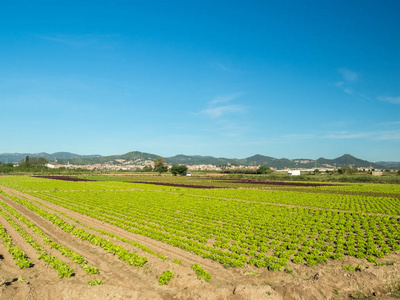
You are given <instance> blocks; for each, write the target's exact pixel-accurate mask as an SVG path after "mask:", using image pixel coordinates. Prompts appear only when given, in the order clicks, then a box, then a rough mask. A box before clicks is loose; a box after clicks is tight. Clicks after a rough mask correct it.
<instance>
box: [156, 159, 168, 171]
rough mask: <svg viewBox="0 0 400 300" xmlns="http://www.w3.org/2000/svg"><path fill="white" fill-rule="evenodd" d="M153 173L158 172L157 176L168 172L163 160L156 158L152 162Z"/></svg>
mask: <svg viewBox="0 0 400 300" xmlns="http://www.w3.org/2000/svg"><path fill="white" fill-rule="evenodd" d="M154 171H156V172H158V173H159V174H161V173H165V172H167V171H168V166H167V165H166V164H165V159H164V158H162V157H157V158H156V159H155V160H154Z"/></svg>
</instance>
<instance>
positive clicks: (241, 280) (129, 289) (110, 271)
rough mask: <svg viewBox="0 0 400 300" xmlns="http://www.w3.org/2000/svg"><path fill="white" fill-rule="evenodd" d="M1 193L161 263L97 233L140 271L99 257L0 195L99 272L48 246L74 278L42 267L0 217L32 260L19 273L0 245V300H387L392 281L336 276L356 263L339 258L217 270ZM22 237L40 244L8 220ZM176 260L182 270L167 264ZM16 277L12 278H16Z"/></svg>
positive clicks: (383, 275)
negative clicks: (126, 252) (95, 282)
mask: <svg viewBox="0 0 400 300" xmlns="http://www.w3.org/2000/svg"><path fill="white" fill-rule="evenodd" d="M0 188H1V189H2V190H4V191H5V192H6V193H8V194H10V195H14V196H16V197H23V198H24V199H26V200H29V201H31V202H33V203H34V204H35V205H38V206H40V205H39V203H42V204H44V205H46V207H47V208H46V207H43V206H40V207H41V208H43V209H45V210H47V211H49V212H51V213H55V214H57V215H58V216H59V217H60V218H62V219H64V220H66V221H67V222H69V223H70V224H73V225H75V226H76V227H78V228H79V227H82V228H83V229H84V230H86V231H88V232H91V233H94V234H96V235H99V236H102V235H101V234H100V233H99V232H97V231H94V230H90V229H88V228H87V227H84V226H82V225H79V224H78V223H74V221H72V220H71V219H68V218H66V217H65V216H64V215H62V214H60V213H66V214H67V215H68V216H70V217H72V218H75V219H76V220H77V221H79V222H80V223H81V224H84V225H88V226H91V227H93V228H97V229H102V230H105V231H107V232H109V233H112V234H115V235H118V236H119V237H123V238H126V239H128V240H135V241H137V242H139V243H141V244H143V245H145V246H146V247H148V248H150V249H151V250H153V251H155V252H157V253H159V254H163V255H165V256H166V257H167V260H165V261H164V260H161V259H159V258H157V257H156V256H153V255H150V254H148V253H145V252H143V251H142V250H140V249H138V248H135V247H134V246H132V245H130V244H128V243H125V242H122V241H120V240H117V239H113V238H110V237H108V236H102V237H104V238H107V239H109V240H111V241H112V242H113V243H115V244H118V245H121V246H123V247H125V248H126V249H131V250H134V251H135V252H136V253H138V254H139V255H144V256H146V257H147V258H148V262H147V264H146V265H145V266H144V267H140V268H136V267H133V266H129V265H127V264H126V263H124V262H122V261H120V260H119V259H118V258H117V257H116V256H114V255H112V254H110V253H107V252H106V251H105V250H103V249H102V248H100V247H98V246H93V245H92V244H90V243H88V242H87V241H81V240H80V239H79V238H77V237H75V236H74V235H72V234H69V233H66V232H64V231H62V230H61V229H60V228H58V227H56V226H55V225H53V224H52V223H51V222H49V221H47V220H46V219H44V218H42V217H41V216H39V215H37V214H36V213H34V212H32V211H30V210H28V209H26V208H25V207H24V206H22V205H20V204H18V203H16V202H14V201H12V200H10V199H8V198H6V197H3V196H0V198H1V200H2V201H4V202H5V203H7V204H8V205H10V206H12V207H13V208H14V209H16V210H17V211H18V212H19V213H20V214H22V215H23V216H24V217H25V218H27V219H28V220H29V221H30V222H32V223H34V224H35V225H36V226H38V227H39V228H40V229H41V230H42V231H43V232H44V233H45V234H47V235H49V236H50V237H51V239H52V240H53V241H55V242H58V243H59V244H61V245H63V246H66V247H68V248H71V249H72V250H74V251H76V252H77V253H78V254H80V255H82V256H84V257H85V258H86V259H87V260H88V262H89V264H90V265H91V266H95V267H97V268H99V270H100V274H98V275H86V273H85V272H84V271H83V270H82V269H81V268H80V267H79V266H78V265H77V264H74V263H71V261H69V259H67V258H65V257H63V256H62V255H60V253H59V252H57V251H56V250H54V249H50V247H48V245H42V244H41V245H42V246H44V247H45V249H46V250H47V251H48V252H49V253H51V254H52V255H55V256H57V257H58V258H60V259H62V260H63V261H65V262H66V263H68V264H69V265H70V266H71V267H72V268H73V269H74V271H75V276H72V277H71V278H63V279H60V278H59V277H58V274H57V271H55V270H53V269H51V268H50V267H49V266H48V265H47V264H46V263H45V262H43V261H41V260H38V259H37V258H36V256H37V253H36V252H35V250H34V249H33V248H32V247H31V246H30V245H29V244H27V243H26V242H25V241H24V240H23V239H22V237H21V236H20V235H19V234H18V233H17V232H16V231H15V230H14V228H12V227H11V225H10V224H9V223H8V222H7V221H6V220H5V219H4V218H3V217H0V223H1V224H2V225H3V226H4V227H5V228H6V230H7V232H8V234H9V235H10V236H11V237H12V238H13V241H14V243H15V244H16V245H17V246H18V247H20V248H21V249H22V250H23V251H24V252H25V253H26V254H27V256H28V257H29V258H30V259H31V260H32V261H33V263H34V266H33V267H32V268H29V269H23V270H20V269H19V268H18V267H17V266H16V265H15V263H14V261H13V260H12V256H11V255H10V254H9V253H8V251H7V249H6V248H5V246H4V244H3V243H2V242H0V254H1V255H0V299H5V300H8V299H232V300H234V299H257V300H258V299H347V298H349V297H350V296H351V295H353V296H354V297H355V296H357V295H360V294H357V292H358V291H359V292H361V293H362V294H365V295H376V296H375V297H374V299H391V298H390V297H389V296H388V293H389V289H390V287H391V285H392V284H393V283H394V282H398V281H399V280H400V264H399V263H395V264H394V265H391V266H382V267H372V266H370V267H369V268H366V269H363V270H362V271H361V272H348V271H343V270H342V267H343V266H344V265H357V264H359V260H357V259H355V258H346V259H344V260H342V261H338V262H333V261H330V262H328V263H327V264H324V265H319V266H315V267H306V266H304V265H296V264H293V265H291V266H290V267H291V268H292V269H293V273H291V274H287V273H285V272H277V271H276V272H270V271H268V270H267V269H266V268H263V269H257V268H255V267H250V266H247V267H245V268H235V269H234V268H228V269H225V268H224V267H223V266H222V265H221V264H219V263H217V262H214V261H211V260H207V259H203V258H201V257H199V256H197V255H195V254H192V253H190V252H187V251H184V250H182V249H179V248H175V247H173V246H170V245H167V244H164V243H162V242H159V241H155V240H152V239H150V238H148V237H144V236H140V235H136V234H133V233H131V232H127V231H125V230H123V229H121V228H118V227H115V226H113V225H110V224H107V223H103V222H101V221H99V220H96V219H92V218H90V217H87V216H83V215H81V214H79V213H76V212H73V211H71V210H68V209H65V208H62V207H60V206H57V205H54V204H51V203H49V202H46V201H44V200H41V199H40V198H36V197H33V196H30V195H27V194H24V193H22V192H19V191H16V190H12V189H9V188H6V187H2V186H0ZM13 219H14V221H15V222H17V223H18V224H19V225H20V226H21V227H22V228H23V229H24V230H25V231H26V232H28V233H29V234H30V235H32V237H34V238H35V239H37V241H40V239H39V238H38V237H37V236H36V234H35V233H34V232H33V231H32V230H30V229H29V228H27V227H26V226H25V225H24V224H23V223H22V222H20V221H19V220H17V219H16V218H14V217H13ZM173 259H179V260H180V261H181V262H182V266H179V265H177V264H175V263H172V262H171V260H173ZM386 259H387V260H388V261H390V260H399V259H400V255H399V254H391V255H389V256H388V257H386ZM194 263H199V264H200V265H201V266H202V267H203V268H204V269H205V270H207V271H208V272H209V273H210V274H211V277H212V279H211V281H210V282H209V283H207V282H205V281H204V280H200V279H198V278H197V276H196V274H195V273H194V272H193V271H192V270H191V269H190V266H191V265H192V264H194ZM169 269H170V270H172V271H173V272H174V274H175V278H173V279H172V280H171V282H170V283H169V285H167V286H160V285H158V279H157V278H158V277H159V276H160V275H161V273H162V272H163V271H165V270H169ZM18 278H19V280H18ZM94 278H97V279H99V280H101V281H103V282H104V283H105V284H104V285H100V286H93V287H92V286H88V285H87V282H88V281H89V280H92V279H94Z"/></svg>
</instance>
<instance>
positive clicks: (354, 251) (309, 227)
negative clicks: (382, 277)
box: [0, 178, 400, 270]
mask: <svg viewBox="0 0 400 300" xmlns="http://www.w3.org/2000/svg"><path fill="white" fill-rule="evenodd" d="M24 180H25V182H24ZM35 180H36V182H35V183H36V184H37V186H38V188H37V189H36V190H30V186H29V185H30V184H32V182H33V181H35ZM42 180H43V179H42ZM26 182H28V184H26ZM6 183H8V185H9V186H10V187H15V186H16V185H17V186H19V188H21V187H24V186H25V187H26V186H27V187H28V189H25V191H27V192H29V193H30V194H32V195H35V196H38V197H40V198H42V199H44V200H46V201H48V202H51V203H54V204H56V205H58V206H62V207H65V208H68V209H71V210H73V211H76V212H78V213H80V214H83V215H87V216H90V217H92V218H96V219H98V220H101V221H103V222H106V223H109V224H112V225H115V226H118V227H120V228H122V229H124V230H127V231H130V232H133V233H136V234H140V235H144V236H148V237H150V238H152V239H155V240H159V241H162V242H164V243H168V244H170V245H173V246H175V247H179V248H182V249H185V250H187V251H190V252H193V253H196V254H197V255H200V256H202V257H204V258H208V259H212V260H215V261H218V262H220V263H222V264H224V265H229V266H232V267H243V266H245V265H246V264H248V265H254V266H256V267H268V268H269V269H270V270H280V269H281V268H282V267H285V266H287V265H288V264H289V263H290V262H292V263H305V264H307V265H309V266H312V265H316V264H319V263H323V262H326V261H328V260H329V259H333V260H340V259H343V258H344V257H345V256H354V257H357V258H359V259H364V258H366V259H368V260H369V261H373V258H375V259H376V258H383V257H385V256H386V255H387V254H390V253H392V252H393V251H399V250H400V220H399V218H398V215H397V214H394V213H395V212H396V210H397V209H398V207H399V204H398V202H399V201H398V199H393V198H390V197H386V198H384V197H370V196H358V197H357V196H356V195H337V194H318V193H317V194H310V193H309V192H307V193H306V192H305V193H298V192H297V193H294V192H282V191H265V190H238V189H235V190H229V189H228V190H176V189H170V190H167V189H165V190H163V191H160V190H149V188H147V189H143V186H141V185H138V186H137V185H136V184H131V185H127V184H126V183H117V184H115V183H109V182H97V183H93V182H91V183H71V182H57V181H55V180H43V181H40V180H38V179H21V178H20V179H17V178H14V179H10V180H9V181H8V182H6ZM0 184H1V181H0ZM41 185H43V187H41ZM45 185H47V189H46V187H45ZM128 186H129V187H130V188H127V187H128ZM49 187H50V188H49ZM135 187H136V188H135ZM335 188H336V187H335ZM392 190H393V187H391V186H390V187H389V188H388V191H389V193H392V192H393V191H392ZM312 196H314V197H312ZM337 207H339V208H341V209H343V211H337V210H336V209H338V208H337ZM361 208H362V209H361ZM382 209H386V210H389V211H390V212H392V213H393V214H391V215H387V216H382V215H377V214H376V213H377V212H380V211H382ZM360 210H364V211H365V212H367V213H365V212H363V211H360ZM371 213H372V214H371ZM210 243H211V244H210ZM160 258H161V257H160Z"/></svg>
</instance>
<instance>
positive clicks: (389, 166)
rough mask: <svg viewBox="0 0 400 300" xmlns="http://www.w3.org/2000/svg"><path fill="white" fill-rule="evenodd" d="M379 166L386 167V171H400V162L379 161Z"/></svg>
mask: <svg viewBox="0 0 400 300" xmlns="http://www.w3.org/2000/svg"><path fill="white" fill-rule="evenodd" d="M377 164H378V165H380V166H383V167H385V168H386V169H397V170H399V169H400V162H396V161H378V162H377Z"/></svg>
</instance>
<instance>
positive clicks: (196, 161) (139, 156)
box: [0, 151, 400, 169]
mask: <svg viewBox="0 0 400 300" xmlns="http://www.w3.org/2000/svg"><path fill="white" fill-rule="evenodd" d="M26 156H30V157H41V156H42V157H45V158H46V159H47V160H48V161H49V162H51V163H60V164H67V163H70V164H74V165H91V164H105V163H108V164H115V165H119V164H124V163H125V164H126V163H130V164H135V165H143V164H144V163H145V162H146V161H154V160H155V159H156V158H157V157H160V156H159V155H156V154H151V153H145V152H140V151H132V152H128V153H125V154H122V155H110V156H101V155H98V154H95V155H79V154H75V153H69V152H56V153H53V154H48V153H45V152H41V153H3V154H0V161H1V162H3V163H7V162H8V163H16V162H18V161H20V160H22V159H23V158H25V157H26ZM164 158H165V161H166V162H167V163H168V164H185V165H216V166H226V165H234V166H269V167H272V168H276V169H284V168H307V169H310V168H325V167H338V168H339V167H342V166H350V167H353V168H369V167H370V166H372V168H375V169H387V168H394V169H398V168H400V162H378V163H371V162H369V161H366V160H362V159H359V158H356V157H354V156H352V155H350V154H344V155H342V156H340V157H337V158H335V159H327V158H323V157H321V158H318V159H317V160H313V159H307V158H299V159H288V158H274V157H270V156H264V155H260V154H256V155H253V156H250V157H247V158H241V159H238V158H223V157H213V156H201V155H184V154H179V155H175V156H172V157H164Z"/></svg>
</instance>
